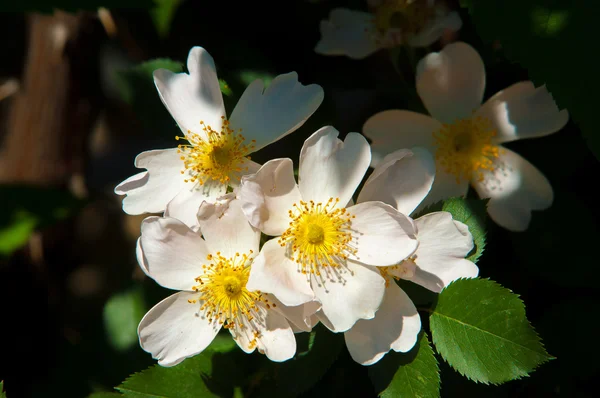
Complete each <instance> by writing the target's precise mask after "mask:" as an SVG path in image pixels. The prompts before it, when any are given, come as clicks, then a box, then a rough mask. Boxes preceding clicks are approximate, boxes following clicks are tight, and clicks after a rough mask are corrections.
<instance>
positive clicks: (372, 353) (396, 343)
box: [344, 281, 421, 365]
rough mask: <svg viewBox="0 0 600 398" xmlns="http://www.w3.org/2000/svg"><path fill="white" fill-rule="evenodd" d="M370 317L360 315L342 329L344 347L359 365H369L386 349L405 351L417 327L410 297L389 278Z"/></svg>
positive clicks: (412, 340)
mask: <svg viewBox="0 0 600 398" xmlns="http://www.w3.org/2000/svg"><path fill="white" fill-rule="evenodd" d="M385 290H386V291H385V295H384V296H383V301H382V303H381V307H379V310H378V311H377V313H376V314H375V318H373V319H368V320H366V319H361V320H360V321H358V322H356V324H355V325H354V326H353V327H352V329H350V330H348V331H347V332H346V333H344V338H345V340H346V346H347V347H348V351H349V352H350V355H351V356H352V359H354V360H355V361H356V362H358V363H360V364H361V365H373V364H374V363H376V362H378V361H379V360H380V359H381V358H383V356H384V355H385V354H387V353H388V352H389V351H390V349H393V350H394V351H397V352H398V351H399V352H407V351H410V349H411V348H412V347H413V346H414V345H415V343H416V342H417V338H418V336H419V332H420V331H421V318H420V317H419V314H418V312H417V309H416V308H415V305H414V304H413V302H412V301H411V300H410V298H409V297H408V296H407V295H406V293H404V291H402V289H400V288H399V287H398V285H396V283H395V282H394V281H390V284H389V286H388V287H387V288H386V289H385Z"/></svg>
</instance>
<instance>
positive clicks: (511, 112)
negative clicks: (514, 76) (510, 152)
mask: <svg viewBox="0 0 600 398" xmlns="http://www.w3.org/2000/svg"><path fill="white" fill-rule="evenodd" d="M475 116H477V117H483V118H486V119H488V120H489V121H491V122H492V125H493V126H494V129H495V130H496V134H497V135H496V137H495V141H496V142H498V143H503V142H510V141H514V140H518V139H522V138H533V137H543V136H545V135H548V134H552V133H555V132H557V131H558V130H560V129H562V128H563V127H564V126H565V124H567V122H568V121H569V113H568V112H567V111H566V110H565V109H563V110H562V111H559V110H558V107H557V106H556V103H555V102H554V99H553V98H552V94H550V93H549V92H548V90H547V89H546V86H541V87H538V88H535V87H534V85H533V83H532V82H530V81H527V82H520V83H515V84H513V85H512V86H510V87H509V88H507V89H505V90H502V91H500V92H498V93H496V94H495V95H494V96H493V97H492V98H490V99H489V100H487V101H486V103H485V104H483V106H482V107H481V108H479V110H478V111H477V112H476V113H475Z"/></svg>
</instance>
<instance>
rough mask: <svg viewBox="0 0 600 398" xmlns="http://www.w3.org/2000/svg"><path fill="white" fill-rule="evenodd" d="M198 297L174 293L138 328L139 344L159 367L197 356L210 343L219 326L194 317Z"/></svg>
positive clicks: (216, 322) (156, 306) (197, 305)
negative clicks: (194, 300) (155, 360)
mask: <svg viewBox="0 0 600 398" xmlns="http://www.w3.org/2000/svg"><path fill="white" fill-rule="evenodd" d="M197 297H198V295H197V294H194V293H188V292H179V293H175V294H173V295H172V296H169V297H167V298H166V299H164V300H163V301H161V302H160V303H158V304H156V305H155V306H154V307H153V308H152V309H151V310H150V311H148V313H147V314H146V315H145V316H144V318H143V319H142V321H141V322H140V325H139V326H138V335H139V338H140V345H141V347H142V348H143V349H144V351H147V352H149V353H151V354H152V358H155V359H158V363H159V364H160V365H162V366H174V365H177V364H178V363H180V362H181V361H183V360H184V359H186V358H189V357H191V356H194V355H196V354H199V353H201V352H202V351H203V350H204V349H205V348H206V347H208V345H209V344H210V343H211V342H212V341H213V339H214V338H215V336H216V335H217V332H218V331H219V329H221V325H220V324H219V323H218V321H217V320H215V321H213V323H209V322H208V319H207V318H205V317H204V316H202V315H201V314H198V310H199V309H200V305H201V304H200V303H195V304H191V303H189V302H188V300H190V299H197Z"/></svg>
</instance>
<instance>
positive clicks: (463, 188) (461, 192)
mask: <svg viewBox="0 0 600 398" xmlns="http://www.w3.org/2000/svg"><path fill="white" fill-rule="evenodd" d="M468 190H469V181H468V180H465V179H464V178H461V179H460V180H459V181H457V180H456V176H455V175H454V174H450V173H446V172H445V171H444V170H441V169H440V168H439V167H438V168H437V170H436V172H435V179H434V180H433V185H431V190H430V191H429V194H427V196H426V197H425V199H423V201H422V202H421V204H420V205H419V206H417V208H416V209H415V210H414V211H413V213H414V214H417V213H419V212H421V211H422V210H423V209H425V208H426V207H427V206H430V205H432V204H434V203H437V202H439V201H440V200H444V199H448V198H453V197H459V196H466V195H467V191H468Z"/></svg>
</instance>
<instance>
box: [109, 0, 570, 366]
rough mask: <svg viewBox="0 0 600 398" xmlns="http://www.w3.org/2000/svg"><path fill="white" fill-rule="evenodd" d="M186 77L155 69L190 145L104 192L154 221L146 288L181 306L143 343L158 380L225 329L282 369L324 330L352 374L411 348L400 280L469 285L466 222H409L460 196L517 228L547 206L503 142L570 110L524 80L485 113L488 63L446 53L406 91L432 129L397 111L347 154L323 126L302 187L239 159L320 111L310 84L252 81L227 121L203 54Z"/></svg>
mask: <svg viewBox="0 0 600 398" xmlns="http://www.w3.org/2000/svg"><path fill="white" fill-rule="evenodd" d="M412 3H413V2H410V1H400V2H398V1H397V2H395V3H394V4H403V5H404V6H407V7H408V6H412ZM430 6H431V4H430V2H428V4H427V7H430ZM381 12H383V11H381ZM386 12H391V11H389V10H388V11H386ZM436 15H437V14H436ZM342 16H345V17H344V18H342ZM348 16H352V17H353V18H354V17H355V16H353V14H352V12H350V11H347V10H346V11H345V10H335V11H334V12H332V18H331V19H332V21H330V22H326V23H324V24H323V26H322V30H323V34H324V36H325V35H329V34H333V33H332V30H334V28H335V29H338V28H336V27H335V26H333V25H335V24H338V25H339V24H341V23H342V22H344V21H347V20H349V18H346V17H348ZM338 17H339V18H338ZM359 17H360V18H363V19H365V20H366V16H363V15H359V16H356V18H359ZM440 18H441V17H440ZM444 18H448V15H447V14H444ZM452 18H453V17H450V19H452ZM459 24H460V20H459ZM453 26H456V23H455V24H454V25H453ZM431 30H436V31H439V27H437V28H435V29H434V28H431ZM363 32H364V29H363ZM419 32H421V30H419ZM338 33H339V32H338ZM338 33H336V34H337V37H338V38H339V37H341V34H338ZM413 33H415V34H416V32H413ZM421 33H422V32H421ZM428 34H429V35H430V36H431V35H433V34H432V33H430V32H429V33H428ZM433 36H435V35H433ZM411 37H412V40H415V41H417V42H418V41H419V40H422V41H423V40H425V39H423V38H422V37H421V38H420V39H419V40H417V39H418V38H419V37H420V36H418V35H416V36H411ZM437 38H439V35H437V36H436V39H437ZM355 39H356V38H355ZM430 40H431V38H430V37H429V38H428V39H427V40H425V41H427V42H429V41H430ZM422 41H421V42H422ZM337 43H338V44H339V43H341V42H340V41H338V42H337ZM334 44H335V40H333V39H332V38H331V37H323V40H322V41H321V42H320V43H319V45H318V46H317V49H318V50H319V51H321V52H323V53H327V52H328V53H330V54H333V53H340V51H338V50H340V48H339V47H336V45H334ZM363 50H364V49H363ZM350 56H352V54H350ZM354 56H358V55H357V53H354ZM187 66H188V71H189V74H187V73H178V74H175V73H172V72H169V71H166V70H157V71H155V72H154V81H155V83H156V87H157V89H158V92H159V95H160V98H161V99H162V101H163V103H164V104H165V106H166V107H167V109H168V110H169V112H170V113H171V115H172V116H173V118H174V119H175V121H176V122H177V124H178V125H179V127H180V128H181V130H182V132H183V135H182V136H181V137H177V139H178V140H182V142H184V143H182V144H180V145H178V147H176V148H172V149H163V150H155V151H148V152H143V153H141V154H140V155H139V156H138V157H137V158H136V161H135V165H136V166H137V167H139V168H144V169H146V171H143V172H141V173H139V174H136V175H134V176H132V177H130V178H128V179H127V180H125V181H123V182H122V183H121V184H119V185H118V186H117V187H116V189H115V192H116V193H117V194H121V195H127V197H126V198H125V199H124V201H123V209H124V211H125V212H127V213H129V214H143V213H162V212H164V215H163V216H162V217H157V216H150V217H148V218H146V219H145V220H144V221H143V222H142V226H141V237H140V238H139V240H138V244H137V258H138V262H139V264H140V266H141V268H142V269H143V271H144V272H145V273H146V275H148V276H149V277H150V278H152V279H154V280H155V281H156V282H157V283H158V284H160V285H162V286H164V287H166V288H169V289H173V290H177V291H178V292H177V293H175V294H173V295H172V296H170V297H168V298H166V299H165V300H163V301H162V302H160V303H159V304H157V305H156V306H155V307H154V308H152V309H151V310H150V311H149V312H148V313H147V314H146V316H145V317H144V318H143V320H142V321H141V323H140V325H139V329H138V333H139V340H140V344H141V346H142V348H143V349H144V350H146V351H148V352H150V353H151V354H152V356H153V357H154V358H156V359H158V362H159V363H160V364H161V365H163V366H172V365H176V364H178V363H179V362H181V361H183V360H184V359H185V358H187V357H190V356H193V355H196V354H198V353H200V352H202V351H203V350H204V349H205V348H206V347H207V346H208V345H209V344H210V343H211V341H212V340H213V338H214V337H215V335H216V334H217V333H218V332H219V330H220V329H221V328H222V327H224V328H226V329H228V330H229V331H230V333H231V335H232V336H233V338H234V340H235V341H236V343H237V344H238V345H239V347H240V348H241V349H242V350H244V351H245V352H252V351H254V350H255V349H258V351H259V352H261V353H264V354H265V355H266V356H267V357H268V358H269V359H271V360H273V361H285V360H287V359H290V358H292V357H293V356H294V355H295V352H296V340H295V337H294V333H300V332H308V331H310V330H311V329H312V328H313V327H314V326H315V325H316V324H317V323H318V322H321V323H322V324H323V325H324V326H325V327H327V328H328V329H330V330H331V331H332V332H335V333H340V332H343V333H344V337H345V341H346V345H347V347H348V350H349V352H350V354H351V356H352V358H354V360H356V361H357V362H358V363H361V364H363V365H371V364H373V363H375V362H377V361H379V360H380V359H381V358H382V357H383V356H384V355H385V354H386V353H387V352H389V351H390V350H394V351H398V352H406V351H409V350H410V349H411V348H412V347H413V346H414V344H415V343H416V341H417V336H418V333H419V331H420V329H421V319H420V317H419V314H418V312H417V309H416V308H415V306H414V304H413V303H412V301H411V300H410V298H409V297H408V296H407V295H406V293H404V292H403V291H402V289H401V288H400V287H399V286H398V284H397V283H396V280H398V279H405V280H409V281H412V282H414V283H417V284H419V285H422V286H423V287H425V288H427V289H429V290H431V291H433V292H440V291H441V290H442V289H443V288H444V287H445V286H447V285H448V284H449V283H450V282H452V281H454V280H456V279H458V278H463V277H466V278H469V277H476V276H477V275H478V272H479V270H478V268H477V266H476V265H475V264H474V263H472V262H471V261H468V260H466V259H465V257H466V256H467V255H468V254H469V253H470V252H471V250H472V249H473V246H474V244H473V237H472V236H471V234H470V232H469V230H468V227H467V226H466V225H465V224H463V223H461V222H459V221H457V220H454V219H453V218H452V215H451V214H450V213H447V212H433V213H428V214H425V215H423V216H421V217H419V218H416V219H413V218H411V215H413V214H415V213H418V212H420V210H421V209H423V207H424V206H425V205H427V204H431V203H433V202H436V201H439V200H441V199H445V198H448V197H452V196H463V195H465V194H466V189H467V187H468V182H471V184H472V185H473V186H474V187H475V189H476V190H477V192H478V193H479V195H480V196H481V197H486V198H490V201H489V207H488V210H489V213H490V215H491V217H492V218H493V219H494V220H495V221H496V222H497V223H499V224H500V225H502V226H505V227H506V228H509V229H513V230H522V229H524V228H526V227H527V224H528V222H529V219H530V217H531V216H530V212H531V210H535V209H543V208H545V207H548V206H549V205H550V203H551V201H552V189H551V187H550V185H549V183H548V182H547V180H546V179H545V178H544V177H543V175H542V174H541V173H540V172H539V171H537V169H535V168H534V167H533V166H532V165H530V164H529V163H528V162H527V161H525V160H524V159H522V158H521V157H519V156H518V155H516V154H515V153H513V152H511V151H510V150H508V149H505V148H502V147H500V145H499V144H500V143H503V142H507V141H511V140H515V139H517V138H529V137H535V136H541V135H545V134H549V133H552V132H554V131H557V130H558V129H560V128H561V127H562V126H563V125H564V124H565V123H566V121H567V119H568V115H567V113H566V111H560V112H559V111H558V109H557V108H556V105H555V104H554V102H553V100H552V97H551V96H550V95H549V93H548V92H547V91H546V90H545V89H544V88H537V89H536V88H534V86H533V85H532V83H530V82H524V83H518V84H515V85H514V86H512V87H510V88H508V89H507V90H505V91H502V92H500V93H498V94H496V95H495V96H493V97H492V98H491V99H490V100H488V101H487V102H486V103H485V104H484V105H482V106H480V104H481V101H482V96H483V91H484V87H485V75H484V68H483V62H482V60H481V58H480V57H479V55H478V54H477V52H476V51H475V50H474V49H473V48H472V47H470V46H469V45H467V44H464V43H454V44H451V45H448V46H446V47H445V48H444V50H443V51H441V52H440V53H432V54H430V55H428V56H426V57H425V58H424V59H423V60H421V61H420V63H419V65H418V68H417V69H418V70H417V90H418V93H419V95H420V96H421V98H422V100H423V102H424V104H425V106H426V107H427V109H428V110H429V112H430V113H431V114H432V115H433V116H434V117H435V119H434V118H432V117H429V116H424V115H420V114H417V113H413V112H409V111H403V110H390V111H385V112H382V113H379V114H376V115H374V116H373V117H371V118H370V119H369V120H368V121H367V122H366V124H365V125H364V131H363V133H364V134H365V135H366V136H367V137H369V138H371V139H372V141H373V142H372V144H371V145H369V143H368V142H367V140H366V138H365V137H364V136H363V135H361V134H358V133H348V134H347V135H346V137H345V139H344V140H343V141H342V140H340V139H339V138H338V131H337V130H336V129H335V128H333V127H331V126H326V127H323V128H321V129H319V130H318V131H316V132H315V133H314V134H312V135H311V136H310V137H309V138H308V139H307V140H306V141H305V142H304V145H303V147H302V149H301V151H300V161H299V166H298V181H296V179H295V177H294V166H293V162H292V160H291V159H287V158H285V159H273V160H270V161H268V162H267V163H265V164H264V165H262V166H261V165H259V164H257V163H255V162H253V161H251V160H250V157H249V156H248V155H249V154H250V153H252V152H254V151H257V150H259V149H261V148H263V147H265V146H266V145H268V144H270V143H272V142H274V141H276V140H278V139H280V138H282V137H284V136H285V135H287V134H289V133H291V132H293V131H294V130H296V129H297V128H299V127H300V126H301V125H302V124H303V123H304V122H305V121H306V120H307V119H308V118H309V117H310V116H311V115H312V114H313V113H314V112H315V111H316V109H317V108H318V107H319V105H320V104H321V102H322V100H323V96H324V93H323V90H322V89H321V87H319V86H318V85H314V84H312V85H308V86H304V85H302V84H301V83H299V81H298V76H297V74H296V73H293V72H292V73H288V74H284V75H280V76H278V77H276V78H275V79H274V80H273V81H272V83H271V84H270V85H269V87H268V88H267V89H266V90H265V89H264V86H263V84H262V83H261V82H260V81H255V82H253V83H252V84H250V86H249V87H248V88H247V89H246V91H245V92H244V93H243V95H242V96H241V98H240V100H239V102H238V104H237V106H236V107H235V109H234V110H233V112H232V114H231V115H230V117H229V118H228V117H227V115H226V114H225V111H224V107H223V99H222V95H221V92H220V88H219V81H218V79H217V74H216V70H215V64H214V62H213V59H212V57H211V56H210V55H209V54H208V52H206V50H204V49H203V48H201V47H194V48H192V50H191V51H190V54H189V57H188V63H187ZM370 166H371V167H374V170H373V171H372V173H371V174H370V176H369V177H368V178H367V180H366V181H365V182H364V184H363V185H362V188H361V190H360V192H359V193H358V194H357V195H355V191H356V190H357V188H358V187H359V186H360V185H361V182H362V181H363V178H364V176H365V173H366V172H367V170H368V169H369V167H370ZM261 234H263V235H264V236H266V237H267V239H266V242H265V243H264V244H263V245H262V246H261V245H260V242H261Z"/></svg>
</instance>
